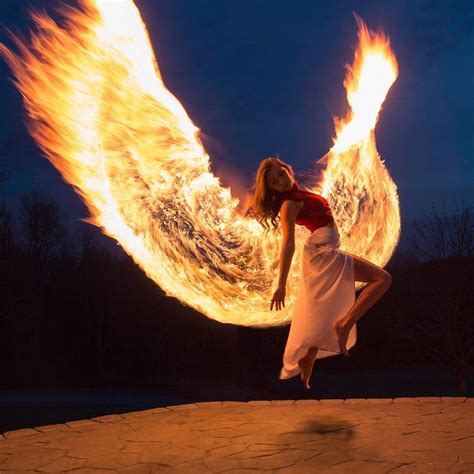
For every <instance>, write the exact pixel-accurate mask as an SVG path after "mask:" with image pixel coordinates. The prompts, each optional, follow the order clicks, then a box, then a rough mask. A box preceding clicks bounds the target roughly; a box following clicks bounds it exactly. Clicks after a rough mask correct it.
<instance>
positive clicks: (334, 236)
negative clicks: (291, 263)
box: [279, 223, 357, 379]
mask: <svg viewBox="0 0 474 474" xmlns="http://www.w3.org/2000/svg"><path fill="white" fill-rule="evenodd" d="M339 244H340V240H339V232H338V230H337V227H336V225H335V224H333V223H331V224H329V225H327V226H325V227H319V228H318V229H316V230H315V231H314V232H313V233H312V234H311V235H310V236H309V237H308V238H307V239H306V242H305V244H304V248H303V259H302V263H301V269H300V277H299V283H298V293H297V295H296V301H295V304H294V312H293V318H292V320H291V326H290V332H289V334H288V340H287V342H286V347H285V351H284V355H283V368H282V369H281V372H280V376H279V378H280V379H289V378H291V377H294V376H295V375H298V374H299V373H300V368H299V367H298V361H299V360H300V359H301V358H303V357H304V356H305V355H306V354H307V352H308V348H310V347H317V348H318V349H319V350H318V353H317V355H316V358H317V359H322V358H323V357H330V356H335V355H338V354H340V353H341V351H340V349H339V344H338V342H337V337H336V333H335V331H334V330H333V328H332V323H333V322H334V321H337V320H339V319H341V318H342V317H343V316H345V315H346V313H347V312H348V311H349V309H350V308H351V307H352V305H353V304H354V302H355V279H354V259H353V258H352V255H351V254H349V253H346V252H343V251H342V250H340V249H339ZM356 336H357V329H356V325H355V324H354V326H353V327H352V328H351V330H350V331H349V336H348V339H347V343H346V348H347V349H350V348H351V347H353V346H354V345H355V343H356Z"/></svg>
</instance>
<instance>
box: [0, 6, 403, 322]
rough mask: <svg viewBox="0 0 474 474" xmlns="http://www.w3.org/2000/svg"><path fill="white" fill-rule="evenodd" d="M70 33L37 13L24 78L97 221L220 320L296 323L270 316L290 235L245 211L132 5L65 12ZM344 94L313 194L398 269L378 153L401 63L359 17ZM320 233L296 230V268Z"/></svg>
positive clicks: (287, 315)
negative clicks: (266, 228)
mask: <svg viewBox="0 0 474 474" xmlns="http://www.w3.org/2000/svg"><path fill="white" fill-rule="evenodd" d="M62 13H63V15H64V17H65V18H66V19H67V22H66V23H65V26H64V27H62V26H60V25H58V24H56V23H55V22H54V21H53V20H52V19H51V18H49V17H47V16H46V15H44V14H38V13H34V14H33V18H34V20H35V22H36V24H37V26H38V33H37V34H36V35H34V36H32V39H31V45H29V46H28V47H27V46H26V45H25V44H24V43H23V42H22V41H20V40H19V39H17V38H14V39H15V42H16V44H17V47H18V48H19V53H18V54H15V53H13V52H12V51H10V50H9V49H7V48H6V47H5V46H4V45H0V53H1V54H2V55H3V56H4V57H5V58H6V60H7V62H8V63H9V65H10V67H11V69H12V70H13V72H14V74H15V76H16V81H15V84H16V86H17V87H18V89H19V90H20V91H21V93H22V94H23V98H24V105H25V108H26V110H27V112H28V115H29V117H30V120H29V123H28V127H29V131H30V133H31V134H32V136H33V137H34V138H35V140H36V142H37V143H38V145H39V146H40V148H41V149H42V150H43V152H44V154H45V155H46V157H47V158H48V159H49V160H50V161H51V162H52V163H53V165H54V166H55V167H56V168H57V169H58V170H59V171H60V172H61V174H62V176H63V178H64V179H65V181H67V182H68V183H70V184H71V185H72V186H73V187H74V189H75V190H76V192H77V193H79V195H80V196H81V197H82V199H83V200H84V202H85V203H86V205H87V206H88V209H89V211H90V214H91V217H90V218H88V219H87V220H88V222H90V223H92V224H94V225H97V226H99V227H101V228H102V230H103V232H104V233H106V234H107V235H109V236H111V237H113V238H114V239H116V240H117V241H118V242H119V243H120V244H121V246H122V247H123V248H124V250H125V251H126V252H127V253H129V254H130V255H131V256H132V257H133V259H134V261H135V262H136V263H137V264H138V265H140V267H141V268H142V269H143V270H144V271H145V272H146V274H147V275H148V276H149V277H150V278H151V279H153V280H154V281H155V282H156V283H157V284H158V285H159V286H160V287H161V288H162V289H163V290H164V291H165V292H166V293H167V294H168V295H169V296H173V297H175V298H178V299H179V300H180V301H181V302H182V303H183V304H187V305H189V306H191V307H193V308H195V309H196V310H198V311H200V312H202V313H203V314H205V315H207V316H208V317H210V318H213V319H216V320H218V321H221V322H226V323H232V324H240V325H247V326H256V327H266V326H272V325H279V324H284V323H287V322H288V321H289V320H290V319H291V316H292V307H293V303H294V299H295V296H296V291H293V289H296V284H297V279H298V270H299V265H298V264H296V265H293V266H292V271H291V273H290V276H289V279H288V283H289V288H290V290H291V291H290V292H289V295H288V297H287V304H286V308H284V309H283V310H281V311H270V310H269V301H270V299H271V296H272V294H273V289H274V287H275V283H276V280H277V278H278V257H279V246H280V242H281V236H279V235H276V236H267V237H266V236H264V233H263V230H262V228H261V227H260V225H259V224H258V223H257V222H256V221H255V220H253V219H251V218H248V217H244V216H241V215H240V214H239V213H238V212H237V207H238V204H239V201H238V199H234V198H232V197H231V193H230V189H229V188H224V187H222V186H221V185H220V181H219V178H217V177H215V176H214V175H213V174H212V173H211V172H210V163H209V156H208V155H207V154H206V152H205V150H204V148H203V146H202V144H201V141H200V140H199V138H198V133H199V129H198V128H197V127H196V126H195V125H194V124H193V123H192V121H191V120H190V118H189V117H188V115H187V113H186V111H185V110H184V108H183V107H182V105H181V104H180V102H179V101H178V100H177V99H176V97H174V96H173V95H172V94H171V93H170V92H169V91H168V89H167V88H166V87H165V85H164V82H163V79H162V78H161V75H160V72H159V69H158V65H157V62H156V59H155V56H154V54H153V51H152V47H151V44H150V40H149V37H148V33H147V31H146V28H145V25H144V24H143V22H142V20H141V17H140V14H139V11H138V9H137V8H136V6H135V5H134V3H133V1H132V0H115V1H114V2H110V1H108V0H83V4H82V6H81V9H80V10H78V9H74V8H71V7H62ZM359 28H360V31H359V41H360V43H359V47H358V49H357V52H356V56H355V61H354V64H353V66H352V67H351V68H350V69H349V71H348V74H347V78H346V81H345V83H344V84H345V86H346V89H347V91H348V100H349V104H350V106H351V112H350V113H349V115H348V116H347V118H345V119H344V120H340V121H338V122H337V124H336V131H337V138H336V139H335V143H334V146H333V148H332V149H331V150H330V152H329V154H328V155H327V156H326V158H327V164H328V166H327V169H326V171H325V172H324V179H323V180H322V182H321V183H320V184H315V186H314V188H313V190H314V191H315V192H320V193H321V194H322V195H324V196H325V197H326V198H327V199H328V200H329V202H330V204H331V206H332V208H333V212H334V217H335V219H336V222H337V224H338V226H339V229H340V233H341V248H342V249H343V250H346V251H348V252H351V253H354V254H356V255H360V256H362V257H364V258H366V259H368V260H370V261H372V262H374V263H376V264H378V265H381V266H383V265H385V264H386V262H387V261H388V260H389V258H390V256H391V255H392V253H393V251H394V249H395V247H396V245H397V243H398V239H399V233H400V216H399V204H398V197H397V192H396V186H395V184H394V183H393V181H392V179H391V178H390V175H389V173H388V172H387V170H386V169H385V167H384V166H383V164H382V162H381V161H380V158H379V156H378V153H377V150H376V147H375V137H374V127H375V123H376V120H377V117H378V112H379V110H380V108H381V105H382V103H383V101H384V99H385V96H386V94H387V92H388V89H389V88H390V86H391V84H392V83H393V81H394V80H395V78H396V74H397V65H396V60H395V57H394V55H393V53H392V52H391V50H390V47H389V43H388V40H387V39H386V38H385V37H384V36H383V35H381V34H374V33H371V32H369V31H368V30H367V29H366V27H365V26H364V25H363V24H362V22H361V21H359ZM307 234H308V231H307V230H306V229H304V228H302V227H298V228H297V229H296V238H297V249H296V253H295V257H294V260H296V261H299V260H300V258H301V251H302V243H303V241H304V238H305V237H306V236H307Z"/></svg>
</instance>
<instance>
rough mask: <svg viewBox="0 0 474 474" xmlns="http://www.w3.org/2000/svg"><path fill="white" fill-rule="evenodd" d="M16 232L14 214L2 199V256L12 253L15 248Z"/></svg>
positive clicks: (0, 217) (0, 216)
mask: <svg viewBox="0 0 474 474" xmlns="http://www.w3.org/2000/svg"><path fill="white" fill-rule="evenodd" d="M14 232H15V225H14V221H13V214H12V212H11V211H10V209H8V207H7V205H6V204H5V203H4V202H2V201H0V256H2V255H8V254H10V253H11V252H12V251H13V249H14V248H15V237H14Z"/></svg>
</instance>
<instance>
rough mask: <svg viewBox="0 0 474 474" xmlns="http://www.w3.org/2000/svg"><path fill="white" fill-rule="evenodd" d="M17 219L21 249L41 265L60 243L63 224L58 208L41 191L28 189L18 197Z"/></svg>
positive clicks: (62, 243)
mask: <svg viewBox="0 0 474 474" xmlns="http://www.w3.org/2000/svg"><path fill="white" fill-rule="evenodd" d="M20 222H21V225H22V230H23V233H24V243H25V253H26V255H27V256H28V257H30V258H32V259H33V261H34V262H35V263H36V265H37V266H38V268H39V269H41V268H43V267H44V265H45V264H46V263H48V262H49V261H50V260H51V258H53V257H55V256H56V255H58V254H59V253H60V252H61V250H62V247H63V245H64V241H65V237H66V227H65V224H64V218H63V215H62V212H61V209H60V208H59V205H58V204H57V203H56V202H55V201H54V200H52V199H48V198H47V197H46V196H45V195H44V194H43V193H41V192H39V191H36V190H35V191H31V192H30V193H28V194H25V195H24V196H23V197H22V200H21V211H20Z"/></svg>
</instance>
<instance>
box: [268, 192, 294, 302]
mask: <svg viewBox="0 0 474 474" xmlns="http://www.w3.org/2000/svg"><path fill="white" fill-rule="evenodd" d="M300 209H301V203H300V202H295V201H289V200H288V201H284V202H283V204H282V205H281V209H280V220H281V225H282V232H283V238H282V242H281V250H280V275H279V278H278V288H277V289H276V291H275V293H274V295H273V298H272V301H271V304H270V310H272V309H273V305H275V309H276V310H279V309H281V308H282V306H283V307H284V306H285V296H286V281H287V279H288V274H289V272H290V267H291V261H292V259H293V254H294V253H295V221H296V216H297V215H298V212H299V210H300Z"/></svg>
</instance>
